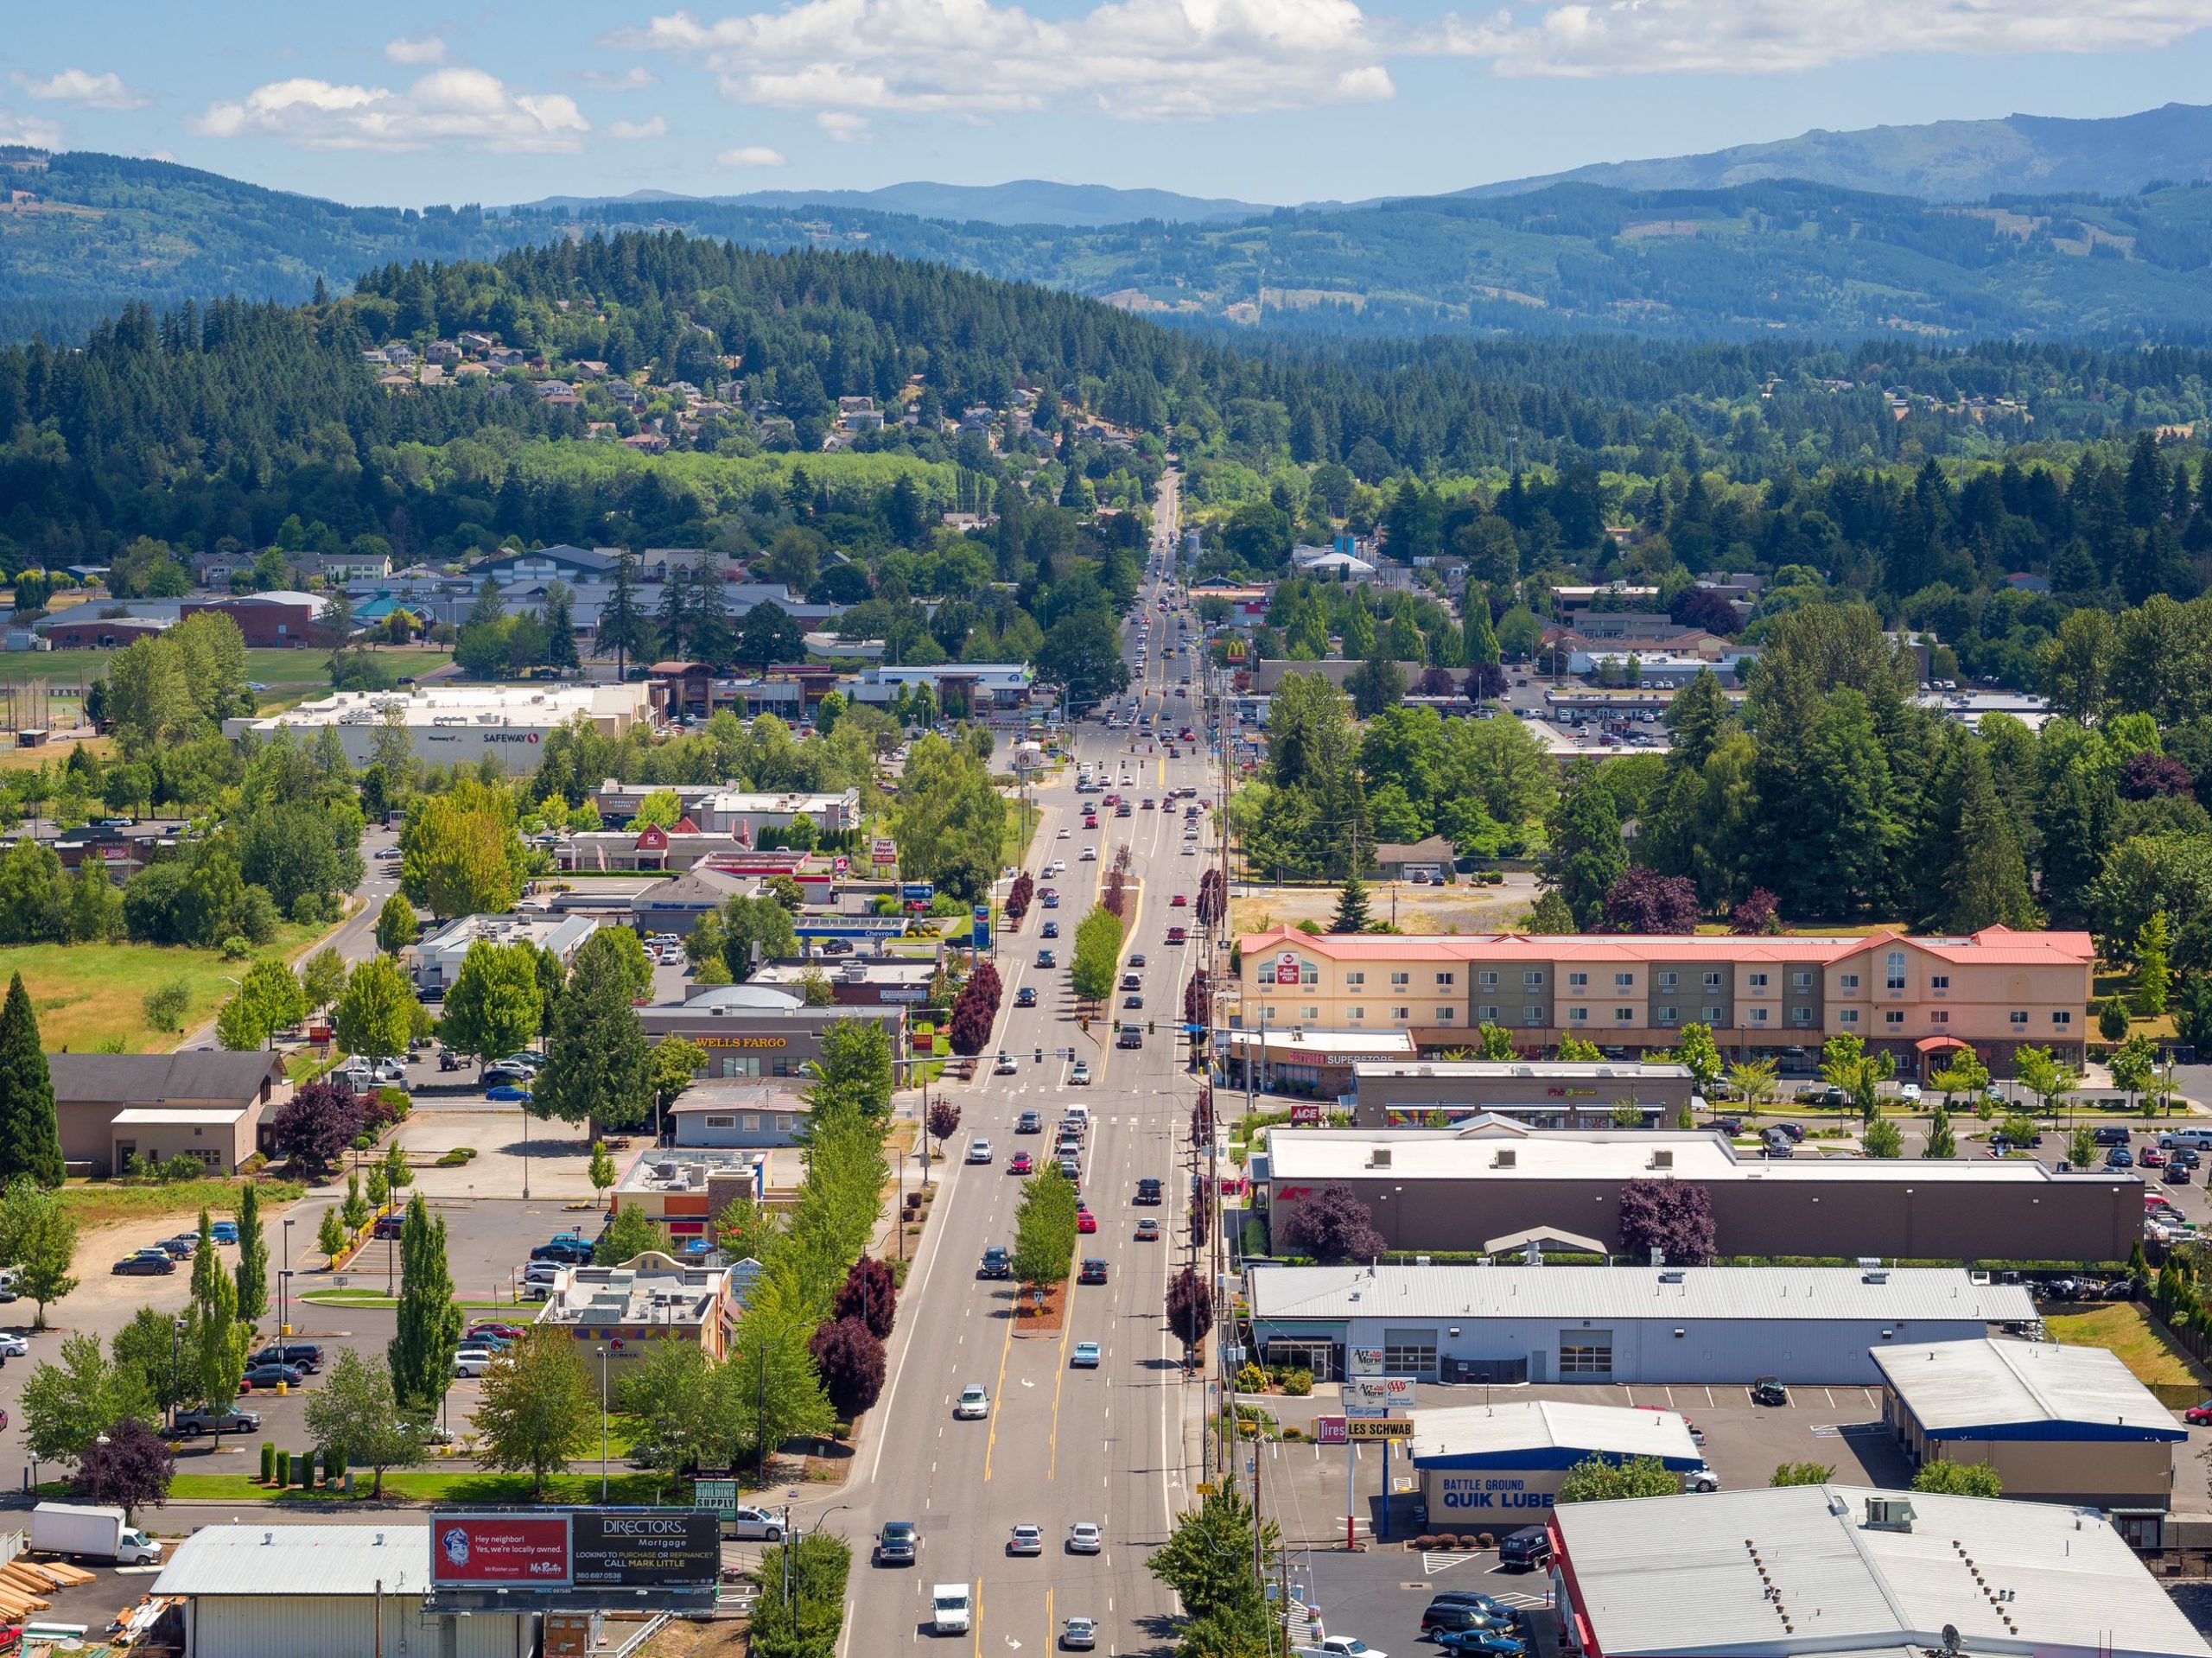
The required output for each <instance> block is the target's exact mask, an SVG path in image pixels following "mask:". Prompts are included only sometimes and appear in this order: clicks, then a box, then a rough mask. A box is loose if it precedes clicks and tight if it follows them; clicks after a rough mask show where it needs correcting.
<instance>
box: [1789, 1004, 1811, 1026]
mask: <svg viewBox="0 0 2212 1658" xmlns="http://www.w3.org/2000/svg"><path fill="white" fill-rule="evenodd" d="M1789 1022H1790V1023H1791V1024H1792V1025H1796V1026H1807V1025H1810V1024H1811V1023H1812V1022H1813V1010H1812V1009H1811V1008H1809V1007H1793V1008H1791V1009H1790V1010H1789Z"/></svg>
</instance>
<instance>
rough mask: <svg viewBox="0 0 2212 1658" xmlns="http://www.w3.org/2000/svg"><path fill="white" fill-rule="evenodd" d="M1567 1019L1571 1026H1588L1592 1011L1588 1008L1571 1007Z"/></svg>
mask: <svg viewBox="0 0 2212 1658" xmlns="http://www.w3.org/2000/svg"><path fill="white" fill-rule="evenodd" d="M1589 1020H1590V1010H1589V1009H1588V1008H1587V1007H1570V1008H1568V1009H1567V1022H1568V1023H1569V1024H1571V1025H1586V1024H1587V1023H1589Z"/></svg>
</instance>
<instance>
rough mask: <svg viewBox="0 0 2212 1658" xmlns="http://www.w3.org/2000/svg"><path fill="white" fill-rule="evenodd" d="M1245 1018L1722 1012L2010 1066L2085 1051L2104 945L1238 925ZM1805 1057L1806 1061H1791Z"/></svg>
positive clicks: (1447, 1045) (1588, 1029)
mask: <svg viewBox="0 0 2212 1658" xmlns="http://www.w3.org/2000/svg"><path fill="white" fill-rule="evenodd" d="M1239 950H1240V966H1239V973H1238V989H1239V998H1238V1001H1236V1003H1234V1004H1232V1005H1231V1006H1230V1009H1229V1011H1228V1020H1229V1024H1230V1027H1231V1028H1232V1029H1242V1030H1246V1031H1257V1030H1260V1029H1262V1028H1265V1029H1266V1030H1268V1031H1270V1032H1274V1031H1286V1030H1291V1029H1294V1028H1295V1029H1306V1028H1311V1029H1316V1030H1324V1031H1330V1032H1363V1031H1373V1032H1389V1031H1403V1032H1407V1033H1408V1034H1409V1035H1410V1036H1411V1037H1412V1039H1413V1040H1414V1045H1416V1046H1417V1047H1418V1048H1419V1049H1420V1050H1421V1051H1422V1052H1424V1053H1428V1054H1434V1053H1438V1052H1441V1051H1445V1050H1446V1049H1451V1048H1457V1047H1462V1046H1465V1045H1469V1044H1471V1042H1472V1041H1473V1040H1474V1035H1473V1032H1474V1030H1475V1027H1476V1026H1479V1025H1485V1024H1489V1025H1497V1026H1501V1027H1502V1028H1503V1029H1504V1030H1505V1031H1506V1032H1509V1033H1510V1035H1511V1036H1512V1038H1513V1039H1514V1041H1515V1042H1516V1045H1520V1046H1521V1047H1522V1048H1524V1049H1527V1050H1530V1051H1533V1050H1535V1049H1538V1048H1541V1047H1548V1046H1551V1045H1554V1044H1556V1043H1557V1042H1559V1041H1560V1039H1562V1038H1564V1037H1568V1036H1575V1037H1580V1038H1582V1039H1584V1040H1586V1041H1589V1042H1593V1043H1595V1044H1597V1045H1599V1047H1601V1048H1605V1049H1610V1050H1613V1051H1616V1053H1617V1055H1618V1057H1621V1058H1636V1057H1638V1056H1639V1055H1641V1054H1643V1053H1646V1052H1650V1051H1658V1050H1662V1049H1670V1048H1673V1047H1674V1046H1675V1045H1676V1044H1678V1043H1679V1042H1680V1041H1681V1027H1682V1026H1685V1025H1689V1024H1702V1025H1707V1026H1711V1027H1712V1029H1713V1036H1714V1038H1715V1039H1716V1040H1717V1041H1718V1042H1719V1045H1720V1048H1721V1051H1723V1052H1724V1053H1725V1054H1726V1055H1727V1056H1728V1057H1729V1058H1731V1059H1754V1058H1776V1059H1782V1058H1784V1057H1785V1056H1788V1055H1789V1051H1790V1050H1792V1049H1803V1050H1806V1051H1808V1052H1809V1053H1810V1054H1811V1055H1812V1056H1813V1057H1814V1058H1817V1057H1818V1054H1819V1050H1820V1046H1821V1043H1823V1042H1825V1041H1826V1040H1827V1039H1828V1038H1830V1037H1832V1036H1842V1035H1852V1036H1857V1037H1860V1038H1862V1039H1865V1041H1866V1045H1867V1046H1868V1047H1869V1048H1870V1049H1874V1050H1878V1051H1886V1052H1889V1053H1891V1054H1893V1055H1894V1056H1895V1057H1896V1058H1897V1075H1898V1076H1899V1077H1923V1078H1924V1077H1925V1076H1926V1075H1927V1073H1928V1072H1929V1070H1932V1069H1934V1068H1936V1067H1937V1066H1939V1065H1941V1064H1942V1063H1943V1057H1944V1054H1945V1053H1946V1052H1947V1051H1948V1050H1950V1049H1952V1048H1955V1047H1957V1046H1959V1045H1967V1046H1970V1047H1972V1048H1973V1049H1974V1051H1975V1052H1976V1053H1977V1054H1979V1055H1980V1058H1981V1059H1982V1062H1983V1063H1984V1064H1987V1065H1989V1066H1991V1067H1992V1068H1993V1069H1995V1070H1999V1071H2000V1072H2008V1071H2009V1070H2011V1067H2012V1055H2013V1053H2014V1052H2015V1051H2017V1050H2018V1049H2019V1048H2021V1047H2023V1046H2025V1045H2036V1046H2040V1047H2045V1048H2049V1049H2050V1050H2051V1051H2053V1052H2054V1053H2056V1054H2057V1055H2058V1056H2060V1057H2061V1058H2065V1059H2068V1060H2070V1061H2072V1062H2073V1063H2075V1064H2079V1063H2080V1062H2081V1060H2082V1057H2083V1044H2084V1041H2085V1039H2086V1036H2087V1030H2086V1026H2087V1023H2088V1004H2089V999H2090V987H2091V972H2092V969H2093V967H2094V962H2095V951H2094V947H2093V946H2092V944H2091V943H2090V939H2089V935H2088V933H2086V932H2015V931H2012V930H2011V929H2009V928H2005V927H1988V928H1985V929H1983V930H1982V931H1980V932H1977V933H1974V934H1971V935H1968V936H1967V937H1910V936H1908V935H1905V934H1903V933H1895V932H1883V933H1875V934H1872V935H1870V936H1866V937H1789V936H1783V937H1732V936H1706V935H1688V936H1675V935H1664V936H1654V935H1632V934H1568V935H1524V934H1519V933H1442V934H1429V935H1427V936H1422V937H1408V936H1399V935H1390V934H1382V933H1360V934H1323V935H1319V936H1316V935H1313V934H1309V933H1304V932H1300V931H1297V930H1296V929H1295V928H1292V927H1276V928H1272V929H1270V930H1268V931H1266V932H1261V933H1251V934H1247V935H1245V936H1244V937H1243V938H1242V939H1241V940H1240V941H1239ZM1791 1068H1792V1069H1796V1067H1791Z"/></svg>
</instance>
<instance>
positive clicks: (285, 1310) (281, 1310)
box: [277, 1215, 292, 1336]
mask: <svg viewBox="0 0 2212 1658" xmlns="http://www.w3.org/2000/svg"><path fill="white" fill-rule="evenodd" d="M291 1287H292V1217H290V1216H289V1215H287V1216H285V1217H284V1270H283V1273H282V1274H279V1275H278V1277H277V1334H278V1335H280V1336H289V1335H290V1334H291V1333H292V1312H291V1305H290V1291H291Z"/></svg>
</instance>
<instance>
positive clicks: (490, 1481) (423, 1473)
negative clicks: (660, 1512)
mask: <svg viewBox="0 0 2212 1658" xmlns="http://www.w3.org/2000/svg"><path fill="white" fill-rule="evenodd" d="M302 1449H304V1447H302ZM373 1483H374V1481H373V1479H372V1477H371V1475H370V1474H369V1472H368V1471H367V1470H366V1469H356V1470H355V1471H354V1473H353V1494H354V1496H355V1498H356V1499H357V1500H359V1499H361V1498H365V1497H366V1496H368V1494H369V1490H370V1488H371V1486H372V1484H373ZM675 1489H677V1488H673V1487H671V1488H669V1493H670V1494H672V1493H673V1490H675ZM66 1490H67V1488H66V1487H63V1486H56V1487H55V1491H56V1494H57V1495H60V1494H62V1493H63V1492H65V1491H66ZM384 1494H385V1496H386V1497H388V1498H397V1500H399V1501H401V1502H538V1501H541V1500H542V1501H543V1502H576V1503H588V1502H598V1501H599V1473H598V1471H597V1470H596V1469H594V1470H593V1471H591V1472H589V1473H578V1474H555V1475H552V1476H550V1477H549V1478H548V1479H547V1480H546V1482H545V1495H544V1496H543V1499H540V1498H539V1497H538V1496H537V1493H536V1488H535V1487H534V1485H533V1484H532V1483H531V1477H530V1476H529V1475H527V1474H493V1473H486V1472H484V1471H481V1470H480V1469H475V1468H463V1469H456V1470H454V1471H449V1472H446V1471H434V1470H429V1469H402V1470H395V1471H391V1472H388V1473H386V1474H385V1477H384ZM169 1495H170V1496H172V1497H175V1498H176V1499H178V1500H179V1501H187V1500H194V1499H196V1500H198V1501H201V1502H343V1501H344V1500H345V1498H344V1494H343V1493H342V1492H339V1491H330V1490H323V1489H322V1488H321V1487H320V1486H318V1487H317V1488H316V1489H315V1490H311V1491H310V1490H288V1491H284V1492H282V1493H278V1492H276V1491H272V1490H270V1489H269V1488H268V1487H267V1486H265V1485H264V1484H262V1483H261V1482H260V1481H259V1480H258V1479H257V1478H255V1477H253V1476H252V1475H251V1474H179V1475H178V1476H177V1477H175V1479H174V1480H172V1481H170V1482H169ZM661 1495H663V1487H662V1484H661V1483H659V1482H657V1481H656V1480H655V1478H654V1477H653V1476H652V1475H651V1474H640V1473H638V1472H636V1471H625V1470H616V1471H614V1472H613V1474H612V1475H611V1476H610V1477H609V1478H608V1480H607V1500H608V1501H609V1502H621V1503H632V1504H639V1503H642V1504H651V1503H653V1502H658V1501H659V1500H660V1496H661Z"/></svg>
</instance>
